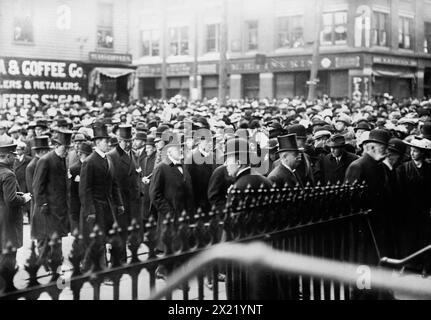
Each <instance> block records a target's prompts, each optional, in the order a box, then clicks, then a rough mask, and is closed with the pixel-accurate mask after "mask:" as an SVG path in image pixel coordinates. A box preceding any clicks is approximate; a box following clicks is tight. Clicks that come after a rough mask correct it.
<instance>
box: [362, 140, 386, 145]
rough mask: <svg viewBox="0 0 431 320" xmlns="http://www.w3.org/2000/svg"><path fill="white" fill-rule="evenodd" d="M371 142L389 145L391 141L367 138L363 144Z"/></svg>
mask: <svg viewBox="0 0 431 320" xmlns="http://www.w3.org/2000/svg"><path fill="white" fill-rule="evenodd" d="M370 142H374V143H379V144H382V145H384V146H389V143H387V142H383V141H381V140H376V139H367V140H364V141H362V144H365V143H370Z"/></svg>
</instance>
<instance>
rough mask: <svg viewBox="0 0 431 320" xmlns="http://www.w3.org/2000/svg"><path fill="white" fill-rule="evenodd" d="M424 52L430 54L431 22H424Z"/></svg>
mask: <svg viewBox="0 0 431 320" xmlns="http://www.w3.org/2000/svg"><path fill="white" fill-rule="evenodd" d="M424 31H425V37H424V38H425V39H424V52H425V53H431V22H425V27H424Z"/></svg>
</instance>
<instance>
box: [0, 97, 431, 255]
mask: <svg viewBox="0 0 431 320" xmlns="http://www.w3.org/2000/svg"><path fill="white" fill-rule="evenodd" d="M0 113H1V117H2V121H1V122H0V185H1V188H0V193H1V196H0V247H1V248H3V249H4V248H5V246H6V245H7V243H8V242H10V243H12V245H13V246H14V247H16V248H19V247H21V246H22V239H23V216H24V221H25V222H27V220H28V223H29V224H30V229H31V237H32V239H34V240H36V241H37V243H38V246H39V249H40V250H43V248H44V246H45V245H46V243H47V241H48V240H49V239H50V237H51V236H52V234H53V233H54V232H55V233H57V234H58V235H59V236H60V237H64V236H67V235H68V234H69V233H71V232H72V231H74V230H75V229H78V230H79V231H80V232H81V233H82V234H83V235H84V239H85V240H86V241H88V235H89V233H90V232H91V230H92V228H93V227H94V226H95V225H96V224H97V225H99V226H100V228H101V230H102V231H103V232H105V233H107V232H108V231H109V230H110V228H112V226H113V224H114V223H117V224H118V226H120V228H121V229H122V230H123V231H122V236H123V237H124V240H126V239H127V234H126V231H127V226H128V225H129V224H130V223H131V222H132V220H133V219H135V220H136V221H138V223H139V224H141V225H144V224H145V222H146V221H148V219H149V218H150V217H151V216H153V217H154V218H155V219H156V220H157V223H158V231H159V234H160V232H161V229H162V223H163V220H164V219H166V217H167V216H168V215H169V216H170V217H171V218H174V219H177V218H178V217H179V216H180V215H181V214H182V213H183V212H184V211H185V212H186V213H187V214H189V215H192V214H194V213H195V212H196V210H198V208H199V209H200V210H202V212H209V211H210V210H215V211H216V212H222V210H223V209H224V208H225V207H226V206H227V205H228V206H230V207H231V208H232V207H233V208H234V207H235V201H236V199H235V198H234V196H232V193H231V192H230V190H231V189H232V188H236V189H239V190H244V189H246V188H250V187H251V188H262V186H263V187H264V188H272V187H273V186H274V185H275V186H276V187H277V188H283V187H284V186H286V185H287V186H288V187H300V188H304V187H306V186H307V185H308V186H316V185H319V184H320V185H327V184H335V183H344V182H345V183H354V182H365V183H366V186H367V197H366V201H367V205H369V207H370V208H371V209H373V214H372V215H371V225H372V228H373V231H374V233H375V237H376V241H377V243H378V247H379V249H380V253H381V254H382V255H386V256H391V257H404V256H407V255H408V254H411V253H412V252H414V251H416V250H419V249H421V248H422V247H424V246H425V245H426V244H428V243H429V237H428V235H429V233H430V223H429V220H430V209H431V201H430V199H429V198H428V197H427V195H429V194H431V141H430V140H431V100H430V101H428V100H418V99H407V100H404V101H396V100H395V99H394V98H393V97H391V96H389V95H385V96H383V97H380V98H379V99H373V100H370V101H362V102H354V101H348V100H340V101H335V100H333V99H330V98H328V97H323V98H321V99H318V100H316V101H314V102H313V103H311V102H307V101H305V100H303V99H284V100H260V101H258V100H251V101H249V100H239V101H229V102H228V104H227V105H223V106H220V105H219V104H218V102H217V100H216V99H214V100H203V101H188V100H186V99H184V98H181V97H175V98H173V99H171V100H168V101H163V100H154V99H144V100H142V101H134V102H131V103H129V104H120V103H109V102H107V103H103V104H102V103H99V102H97V103H93V102H88V101H85V100H84V101H81V102H79V103H68V102H65V103H52V104H49V105H45V106H41V107H36V106H27V107H23V106H9V107H8V108H6V109H4V110H1V111H0ZM205 132H206V133H209V134H204V133H205ZM253 159H254V160H256V159H258V161H253ZM27 217H28V219H27ZM158 250H159V251H160V252H163V250H164V248H163V243H162V241H161V239H160V241H159V244H158ZM125 257H126V255H125V252H124V259H125Z"/></svg>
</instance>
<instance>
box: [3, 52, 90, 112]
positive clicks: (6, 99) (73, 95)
mask: <svg viewBox="0 0 431 320" xmlns="http://www.w3.org/2000/svg"><path fill="white" fill-rule="evenodd" d="M86 78H87V77H86V75H85V74H84V69H83V67H82V65H81V64H80V63H78V62H66V61H52V60H50V61H48V60H32V59H23V58H0V107H6V106H8V104H9V103H10V104H16V105H30V104H34V105H36V106H39V105H41V104H46V103H50V102H59V101H65V100H68V101H79V100H80V99H81V98H82V97H83V95H84V93H85V88H86V81H87V80H86Z"/></svg>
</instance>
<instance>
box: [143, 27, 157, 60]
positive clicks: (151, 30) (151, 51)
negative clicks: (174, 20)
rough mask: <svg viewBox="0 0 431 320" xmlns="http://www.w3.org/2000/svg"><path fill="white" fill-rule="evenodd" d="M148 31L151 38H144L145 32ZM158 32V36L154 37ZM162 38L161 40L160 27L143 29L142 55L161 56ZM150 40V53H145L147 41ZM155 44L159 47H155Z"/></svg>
mask: <svg viewBox="0 0 431 320" xmlns="http://www.w3.org/2000/svg"><path fill="white" fill-rule="evenodd" d="M145 33H148V34H149V38H148V39H147V40H144V34H145ZM155 33H158V38H157V37H156V39H155V38H154V34H155ZM160 40H161V32H160V30H158V29H146V30H142V31H141V45H142V56H143V57H159V56H160ZM146 41H148V42H149V44H148V54H146V53H145V49H144V46H145V42H146ZM155 44H157V45H156V47H157V49H155V48H154V47H155ZM155 50H157V53H156V54H155V53H154V51H155Z"/></svg>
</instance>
